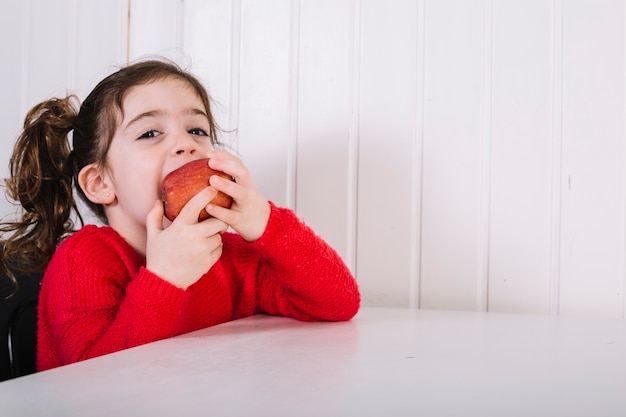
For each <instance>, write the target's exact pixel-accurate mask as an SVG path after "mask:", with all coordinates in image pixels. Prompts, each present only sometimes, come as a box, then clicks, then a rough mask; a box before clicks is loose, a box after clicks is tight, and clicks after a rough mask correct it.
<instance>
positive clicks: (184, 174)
mask: <svg viewBox="0 0 626 417" xmlns="http://www.w3.org/2000/svg"><path fill="white" fill-rule="evenodd" d="M212 175H219V176H220V177H223V178H226V179H228V180H230V181H232V180H233V179H232V177H231V176H230V175H227V174H225V173H223V172H221V171H216V170H214V169H212V168H210V167H209V160H208V159H207V158H204V159H197V160H195V161H191V162H188V163H186V164H185V165H183V166H181V167H180V168H178V169H176V170H174V171H172V172H170V173H169V174H167V176H166V177H165V179H164V180H163V184H162V186H161V199H162V200H163V201H164V204H165V217H167V218H168V219H169V220H171V221H174V219H175V218H176V216H178V214H179V213H180V211H181V210H182V209H183V206H184V205H185V204H187V202H188V201H189V200H190V199H191V198H192V197H193V196H195V195H196V194H198V193H199V192H200V191H201V190H203V189H204V188H206V187H207V186H208V185H209V178H211V176H212ZM232 203H233V199H232V197H230V196H229V195H226V194H224V193H222V192H221V191H220V192H218V193H217V195H216V196H215V198H214V199H213V200H211V204H215V205H218V206H222V207H226V208H229V207H230V206H231V204H232ZM209 217H210V216H209V214H208V213H207V212H206V210H205V209H202V211H201V212H200V214H199V216H198V221H202V220H205V219H208V218H209Z"/></svg>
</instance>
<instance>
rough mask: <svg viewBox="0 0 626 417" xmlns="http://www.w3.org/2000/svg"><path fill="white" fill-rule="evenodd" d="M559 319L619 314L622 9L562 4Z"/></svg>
mask: <svg viewBox="0 0 626 417" xmlns="http://www.w3.org/2000/svg"><path fill="white" fill-rule="evenodd" d="M563 13H564V21H563V30H564V34H563V45H564V52H563V57H564V62H563V141H564V142H563V146H564V149H563V175H564V177H563V180H562V182H563V190H562V195H563V207H562V209H563V223H562V230H563V232H562V236H563V241H562V244H561V249H562V251H563V252H562V267H561V281H560V310H561V313H564V314H570V313H577V314H586V315H600V316H610V317H621V316H622V303H623V293H622V292H623V290H624V289H623V280H624V191H625V184H624V48H625V45H624V3H623V2H617V1H612V0H604V1H584V0H572V1H567V2H564V5H563Z"/></svg>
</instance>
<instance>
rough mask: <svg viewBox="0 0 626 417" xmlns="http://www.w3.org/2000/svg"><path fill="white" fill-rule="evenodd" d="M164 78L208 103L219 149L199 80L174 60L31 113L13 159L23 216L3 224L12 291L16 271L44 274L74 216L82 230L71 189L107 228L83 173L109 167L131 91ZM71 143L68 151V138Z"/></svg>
mask: <svg viewBox="0 0 626 417" xmlns="http://www.w3.org/2000/svg"><path fill="white" fill-rule="evenodd" d="M164 78H176V79H180V80H183V81H185V82H186V83H187V84H189V86H190V87H191V88H192V89H193V90H194V91H195V92H196V94H197V95H198V97H199V98H200V99H201V100H202V102H203V103H204V106H205V109H206V113H207V115H208V117H209V126H210V131H209V132H208V134H209V136H210V139H211V142H212V143H213V144H214V145H219V141H218V137H217V131H218V126H217V125H216V123H215V120H214V119H213V116H212V113H211V104H210V101H211V99H210V97H209V95H208V93H207V91H206V90H205V88H204V86H203V85H202V83H200V81H199V80H198V79H197V78H196V77H194V76H193V75H191V74H190V73H188V72H186V71H184V70H183V69H181V68H180V67H179V66H178V65H176V64H175V63H173V62H170V61H166V60H163V59H158V60H148V61H140V62H137V63H134V64H132V65H129V66H126V67H124V68H121V69H119V70H118V71H117V72H115V73H113V74H111V75H109V76H108V77H106V78H105V79H103V80H102V81H101V82H100V83H99V84H98V85H97V86H96V87H95V88H94V89H93V91H92V92H91V93H90V94H89V95H88V96H87V98H86V99H85V101H84V102H83V103H82V105H81V106H80V109H79V110H77V105H78V99H77V98H76V97H75V96H73V95H69V96H67V97H66V98H63V99H57V98H53V99H50V100H46V101H44V102H42V103H40V104H38V105H36V106H35V107H33V108H32V109H31V110H30V111H29V112H28V114H27V115H26V118H25V121H24V128H23V131H22V133H21V134H20V136H19V138H18V139H17V142H16V144H15V147H14V149H13V154H12V156H11V160H10V165H9V167H10V175H11V176H10V178H8V179H7V180H5V185H6V190H7V195H8V197H9V198H10V199H11V200H14V201H16V202H18V203H19V204H20V205H21V207H22V210H21V211H22V213H21V218H20V219H19V220H17V221H14V222H5V223H3V224H2V225H0V232H2V233H3V234H4V237H3V238H2V241H1V243H0V244H1V245H2V262H1V263H0V268H1V269H2V271H1V272H3V273H4V274H6V275H7V276H8V277H9V279H11V281H13V283H14V284H15V285H17V282H16V280H15V276H14V273H13V272H14V271H19V272H27V273H30V272H40V271H43V270H44V269H45V268H46V266H47V264H48V262H49V260H50V257H51V256H52V254H53V253H54V251H55V250H56V247H57V245H58V244H59V242H60V241H61V240H62V239H63V238H64V237H66V236H67V235H69V234H71V233H73V232H74V231H75V230H76V229H75V224H74V221H73V220H72V213H74V214H75V215H76V216H77V218H78V220H79V221H80V224H81V226H82V225H83V218H82V216H81V214H80V212H79V210H78V207H77V204H76V200H75V198H74V194H73V190H74V189H75V190H76V192H77V193H78V195H79V196H80V198H81V199H82V200H83V201H84V202H85V204H87V206H88V207H89V208H90V209H91V210H92V211H93V212H94V214H95V215H96V216H97V217H98V218H99V219H100V220H101V221H102V222H103V223H105V224H107V219H106V217H105V214H104V208H103V206H102V205H100V204H95V203H93V202H91V201H89V199H87V197H86V196H85V194H84V192H83V191H82V189H81V188H80V186H78V174H79V172H80V171H81V169H82V168H83V167H85V166H87V165H89V164H92V163H96V164H97V165H99V166H101V167H104V166H106V155H107V152H108V150H109V146H110V145H111V140H112V139H113V135H114V134H115V130H116V128H117V127H118V125H119V123H120V122H121V120H122V118H123V115H124V108H123V102H124V98H125V96H126V94H127V93H128V91H129V89H130V88H132V87H135V86H138V85H143V84H148V83H151V82H154V81H158V80H162V79H164ZM70 133H71V137H72V144H73V146H72V147H70V141H69V136H70Z"/></svg>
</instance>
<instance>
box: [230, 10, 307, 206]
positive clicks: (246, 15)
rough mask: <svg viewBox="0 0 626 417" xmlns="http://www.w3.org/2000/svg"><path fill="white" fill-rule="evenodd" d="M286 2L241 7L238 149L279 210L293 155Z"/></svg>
mask: <svg viewBox="0 0 626 417" xmlns="http://www.w3.org/2000/svg"><path fill="white" fill-rule="evenodd" d="M290 3H291V2H290V1H289V0H281V1H277V0H264V1H258V0H253V1H244V2H242V5H241V59H240V65H241V69H240V79H241V82H240V88H239V97H240V101H239V117H238V120H239V123H238V149H239V152H240V153H241V156H242V158H243V160H244V162H245V163H246V166H247V167H248V169H249V170H250V172H251V173H252V176H253V178H254V180H255V182H256V183H257V186H258V187H259V188H260V189H261V191H262V192H263V193H264V195H265V197H266V198H268V199H270V200H272V201H274V202H275V203H276V204H279V205H282V206H284V205H287V204H288V195H289V194H290V192H291V190H289V189H288V184H289V176H290V175H291V172H290V171H289V167H290V166H291V164H290V161H289V158H291V157H292V155H293V153H292V152H291V146H292V142H293V141H292V139H293V138H291V137H290V126H291V117H292V112H291V105H290V99H291V97H292V96H291V92H290V87H291V86H292V84H291V83H290V76H291V65H292V59H293V57H292V54H291V52H292V44H291V42H294V40H293V39H291V24H292V22H291V18H292V13H291V8H290ZM293 117H295V115H293ZM294 163H295V161H294Z"/></svg>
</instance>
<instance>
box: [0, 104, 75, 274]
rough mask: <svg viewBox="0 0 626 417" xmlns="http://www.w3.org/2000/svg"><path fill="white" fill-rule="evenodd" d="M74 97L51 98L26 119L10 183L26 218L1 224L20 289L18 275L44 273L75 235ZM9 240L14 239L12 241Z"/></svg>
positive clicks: (5, 264) (5, 266)
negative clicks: (61, 246)
mask: <svg viewBox="0 0 626 417" xmlns="http://www.w3.org/2000/svg"><path fill="white" fill-rule="evenodd" d="M77 101H78V100H77V99H76V97H74V96H68V97H66V98H64V99H51V100H47V101H44V102H42V103H40V104H39V105H37V106H35V107H33V108H32V109H31V110H30V111H29V112H28V114H27V115H26V119H25V121H24V129H23V131H22V133H21V135H20V136H19V138H18V140H17V142H16V144H15V147H14V149H13V154H12V156H11V160H10V165H9V167H10V172H11V176H10V178H9V179H7V180H5V185H6V192H7V196H8V198H9V199H10V200H13V201H14V202H16V203H19V204H20V205H21V207H22V210H21V218H20V219H19V220H17V221H14V222H5V223H2V225H0V232H2V233H3V234H4V237H3V239H2V242H1V244H2V262H1V264H0V268H2V272H4V273H5V274H6V275H7V276H8V277H9V279H11V281H13V283H14V284H15V285H17V282H16V280H15V276H14V272H26V273H33V272H41V271H43V270H44V269H45V268H46V266H47V264H48V261H49V260H50V257H51V256H52V254H53V253H54V251H55V250H56V247H57V245H58V243H59V242H60V241H61V239H62V238H63V237H65V236H66V235H67V234H69V233H71V232H73V231H74V230H75V228H74V222H73V221H72V219H71V215H72V211H74V212H75V214H76V215H77V216H78V219H79V220H80V223H81V224H82V223H83V220H82V217H81V215H80V213H79V212H78V209H77V206H76V202H75V200H74V195H73V193H72V183H73V174H72V164H71V161H70V157H71V149H70V144H69V140H68V135H69V133H70V131H71V130H72V127H73V125H74V122H75V120H76V117H77V110H76V107H75V104H74V102H77ZM7 236H8V237H7Z"/></svg>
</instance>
